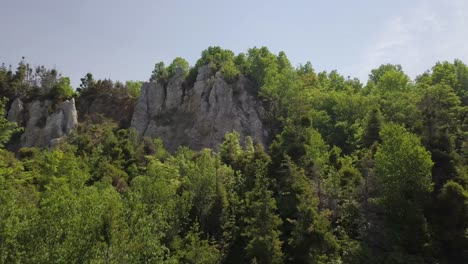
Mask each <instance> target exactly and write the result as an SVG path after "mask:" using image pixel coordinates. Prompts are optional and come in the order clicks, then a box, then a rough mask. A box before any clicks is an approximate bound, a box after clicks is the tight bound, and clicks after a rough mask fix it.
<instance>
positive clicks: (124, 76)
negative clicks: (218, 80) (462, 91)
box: [0, 0, 468, 85]
mask: <svg viewBox="0 0 468 264" xmlns="http://www.w3.org/2000/svg"><path fill="white" fill-rule="evenodd" d="M0 2H1V3H0V6H1V8H0V25H1V30H0V33H1V39H0V62H6V63H7V64H13V65H15V66H16V63H17V62H18V61H19V60H20V59H21V56H25V57H26V59H27V61H28V62H30V63H31V64H44V65H46V66H47V67H56V68H57V69H58V70H59V71H60V72H62V73H63V75H65V76H70V77H71V78H72V82H73V84H74V85H77V84H78V83H79V79H80V78H81V77H82V76H84V75H85V74H86V73H87V72H91V73H93V75H94V76H95V77H96V78H111V79H113V80H122V81H124V80H147V79H148V78H149V75H150V73H151V71H152V69H153V67H154V64H155V63H156V62H158V61H164V62H166V63H169V62H170V61H172V59H173V58H174V57H177V56H180V57H184V58H186V59H187V60H188V61H189V62H190V63H191V64H194V62H195V61H196V60H197V59H198V58H199V56H200V52H201V51H202V50H204V49H206V48H207V47H208V46H213V45H218V46H221V47H223V48H227V49H231V50H233V51H234V52H236V53H238V52H244V51H247V49H248V48H251V47H254V46H257V47H259V46H267V47H268V48H269V49H270V50H272V51H273V52H275V53H277V52H279V51H285V52H286V54H287V55H288V57H289V59H290V60H291V62H292V63H293V65H298V64H300V63H305V62H306V61H311V62H312V64H313V66H314V68H315V69H316V70H317V71H321V70H327V71H330V70H333V69H337V70H338V71H339V72H340V73H341V74H343V75H344V76H345V77H346V76H351V77H358V78H360V79H367V75H368V73H369V71H370V70H371V69H372V68H375V67H378V66H379V65H380V64H383V63H397V64H401V65H402V66H403V69H404V70H405V71H406V72H407V73H408V74H409V75H410V76H411V77H414V76H416V75H417V74H420V73H422V72H424V71H425V70H427V69H429V68H430V67H431V66H432V65H433V64H434V63H435V62H436V61H439V60H453V59H454V58H459V59H462V60H463V61H464V62H465V63H468V21H467V18H468V3H467V2H468V1H465V0H427V1H423V0H414V1H403V0H393V1H383V0H382V1H379V0H354V1H349V0H344V1H337V0H331V1H306V0H303V1H299V0H297V1H294V0H290V1H285V0H284V1H275V0H269V1H267V0H264V1H254V0H250V1H249V0H239V1H214V0H197V1H177V0H172V1H170V0H154V1H151V0H134V1H130V0H128V1H123V0H82V1H78V0H76V1H73V0H68V1H67V0H40V1H39V0H0Z"/></svg>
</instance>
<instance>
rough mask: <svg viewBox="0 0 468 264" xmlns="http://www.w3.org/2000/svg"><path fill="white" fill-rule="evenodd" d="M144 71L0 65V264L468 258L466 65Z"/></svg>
mask: <svg viewBox="0 0 468 264" xmlns="http://www.w3.org/2000/svg"><path fill="white" fill-rule="evenodd" d="M148 72H150V69H148ZM148 75H149V79H148V80H147V81H146V80H145V81H128V82H126V83H121V82H113V81H111V80H95V79H94V78H93V75H92V74H91V73H88V74H86V76H85V77H84V78H82V79H81V85H80V87H79V88H77V89H73V88H72V87H71V85H70V80H69V79H68V78H67V77H63V76H61V75H60V74H59V73H58V72H57V70H55V69H53V70H49V69H46V68H45V67H43V66H38V67H32V66H31V65H29V64H27V62H25V61H24V60H22V61H21V62H20V63H19V64H18V67H17V68H16V69H15V70H12V69H11V68H10V69H9V68H7V67H5V66H3V67H0V97H2V98H4V99H3V100H2V101H1V105H0V106H1V107H0V111H3V112H2V113H1V115H0V146H1V148H0V263H75V262H80V263H90V262H92V263H468V236H467V232H466V231H467V230H468V156H467V155H468V145H467V144H468V143H467V133H468V130H467V128H468V127H467V125H468V124H467V120H466V116H467V113H468V67H467V66H466V65H465V64H464V63H463V62H462V61H460V60H455V61H453V62H447V61H443V62H437V63H435V65H434V66H433V67H432V68H431V69H428V71H426V72H423V73H421V75H419V76H418V77H417V78H415V79H414V80H412V79H410V78H409V77H408V75H407V74H406V73H405V72H404V71H403V69H402V67H401V66H400V65H393V64H385V65H382V66H380V67H379V68H376V69H374V70H372V71H371V72H370V73H369V80H368V81H367V82H366V83H365V84H364V83H362V82H361V81H360V80H358V79H356V78H354V79H352V78H349V77H348V78H345V77H343V76H342V75H340V74H339V73H338V72H337V71H331V72H316V71H315V70H314V68H313V67H312V64H311V63H310V62H308V63H306V64H305V65H299V66H297V67H294V66H293V65H291V63H290V61H289V60H288V58H287V56H286V54H285V53H283V52H280V53H278V54H273V53H271V52H270V51H269V50H268V49H267V48H265V47H262V48H252V49H249V50H248V51H247V52H246V53H240V54H234V53H233V52H232V51H230V50H225V49H222V48H220V47H209V48H208V49H206V50H204V51H203V52H202V53H201V57H200V59H199V60H198V61H197V62H196V64H195V65H193V66H190V65H189V64H188V62H187V61H185V60H184V59H182V58H175V59H174V60H173V62H172V63H171V64H170V65H168V66H166V65H164V63H162V62H160V63H156V65H155V68H154V70H153V71H152V73H151V74H148Z"/></svg>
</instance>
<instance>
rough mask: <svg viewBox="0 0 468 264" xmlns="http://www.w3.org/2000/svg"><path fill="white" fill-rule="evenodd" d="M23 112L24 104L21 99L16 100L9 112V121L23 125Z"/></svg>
mask: <svg viewBox="0 0 468 264" xmlns="http://www.w3.org/2000/svg"><path fill="white" fill-rule="evenodd" d="M23 110H24V107H23V102H22V101H21V100H20V99H19V98H16V99H15V100H14V101H13V103H12V104H11V107H10V111H8V114H7V119H8V121H10V122H16V123H17V124H18V125H21V124H22V123H23Z"/></svg>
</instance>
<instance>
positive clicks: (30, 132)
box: [8, 99, 78, 147]
mask: <svg viewBox="0 0 468 264" xmlns="http://www.w3.org/2000/svg"><path fill="white" fill-rule="evenodd" d="M16 100H19V99H16ZM16 100H15V101H16ZM54 108H56V109H54ZM18 109H19V108H18V107H17V106H15V103H13V104H12V107H11V108H10V111H9V112H8V113H9V114H8V115H10V113H11V116H14V113H15V112H16V111H17V110H18ZM18 116H25V117H26V118H25V119H26V122H25V127H24V132H23V134H22V135H21V139H20V146H21V147H51V146H55V145H57V144H58V143H59V142H61V141H62V138H63V136H65V135H68V134H69V133H70V132H71V131H72V130H73V129H74V128H75V127H76V126H77V125H78V120H77V112H76V108H75V100H74V99H71V100H70V101H68V100H67V101H65V102H62V103H59V104H57V105H55V106H54V105H53V103H52V102H51V101H49V100H44V101H39V100H36V101H32V102H30V103H28V104H26V107H25V108H24V109H23V110H22V111H21V112H20V113H19V114H18ZM12 119H13V117H12Z"/></svg>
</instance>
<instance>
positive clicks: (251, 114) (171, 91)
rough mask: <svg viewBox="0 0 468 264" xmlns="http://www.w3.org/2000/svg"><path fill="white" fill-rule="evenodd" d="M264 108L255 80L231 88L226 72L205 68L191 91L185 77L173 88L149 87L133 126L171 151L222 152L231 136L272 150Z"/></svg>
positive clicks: (174, 79) (179, 75)
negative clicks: (234, 133)
mask: <svg viewBox="0 0 468 264" xmlns="http://www.w3.org/2000/svg"><path fill="white" fill-rule="evenodd" d="M264 113H265V111H264V107H263V104H262V102H261V100H260V99H259V98H258V96H257V90H256V87H255V85H254V83H253V82H252V81H250V80H249V79H248V78H246V77H244V76H240V77H239V79H238V80H237V81H235V82H234V83H233V84H228V83H226V82H225V81H224V79H223V78H222V74H221V73H220V72H218V73H216V74H215V75H214V74H213V72H212V70H211V68H210V67H209V66H208V65H207V66H203V67H200V68H199V70H198V76H197V80H196V82H195V84H194V85H193V87H185V84H184V78H183V75H182V73H177V74H176V75H175V76H174V77H172V78H171V79H170V80H169V82H168V84H167V86H166V87H164V86H163V85H161V84H160V83H157V82H150V83H145V84H143V87H142V89H141V94H140V97H139V99H138V102H137V105H136V107H135V110H134V113H133V117H132V124H131V126H132V127H134V128H135V129H136V130H137V131H138V132H139V134H140V135H141V136H149V137H153V138H154V137H160V138H161V139H162V140H163V142H164V144H165V146H166V147H167V148H168V150H170V151H175V150H176V149H177V147H178V146H180V145H185V146H188V147H190V148H192V149H195V150H199V149H202V148H204V147H208V148H216V147H218V145H219V144H220V143H221V142H222V141H223V139H224V135H225V134H226V133H227V132H231V131H237V132H238V133H239V134H240V135H241V139H242V140H244V139H245V137H246V136H251V137H252V139H253V140H254V142H256V143H260V144H263V145H266V144H267V143H268V141H269V134H270V133H269V132H268V130H267V128H266V126H265V125H264Z"/></svg>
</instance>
